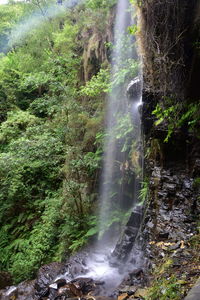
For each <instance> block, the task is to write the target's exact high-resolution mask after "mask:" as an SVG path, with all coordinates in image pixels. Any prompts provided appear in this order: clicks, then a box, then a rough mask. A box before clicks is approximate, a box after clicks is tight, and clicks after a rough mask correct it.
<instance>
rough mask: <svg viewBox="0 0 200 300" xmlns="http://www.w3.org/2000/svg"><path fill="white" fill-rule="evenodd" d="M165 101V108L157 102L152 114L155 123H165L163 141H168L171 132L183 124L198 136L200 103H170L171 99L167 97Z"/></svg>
mask: <svg viewBox="0 0 200 300" xmlns="http://www.w3.org/2000/svg"><path fill="white" fill-rule="evenodd" d="M165 101H166V102H167V104H168V107H167V108H164V107H163V106H162V105H161V104H157V106H156V109H155V110H154V111H153V115H155V116H156V118H157V121H156V122H155V125H156V126H158V125H162V124H164V125H166V126H167V129H168V132H167V136H166V138H165V140H164V142H168V140H169V139H170V138H171V136H172V134H173V133H174V132H175V131H176V130H177V129H180V128H182V127H183V126H187V128H188V130H189V131H190V132H193V133H194V134H195V135H196V136H197V137H200V133H199V130H198V128H199V123H200V114H199V111H200V104H199V103H190V104H188V105H183V104H182V103H176V104H174V105H171V102H173V101H172V99H170V98H167V99H165Z"/></svg>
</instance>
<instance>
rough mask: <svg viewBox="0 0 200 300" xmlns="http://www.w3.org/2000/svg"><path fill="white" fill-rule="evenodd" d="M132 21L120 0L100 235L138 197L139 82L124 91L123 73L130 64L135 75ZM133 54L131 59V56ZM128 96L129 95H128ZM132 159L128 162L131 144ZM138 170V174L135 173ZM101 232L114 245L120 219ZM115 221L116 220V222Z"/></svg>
mask: <svg viewBox="0 0 200 300" xmlns="http://www.w3.org/2000/svg"><path fill="white" fill-rule="evenodd" d="M131 25H133V21H132V19H131V13H130V4H129V1H128V0H119V1H118V6H117V13H116V23H115V31H114V36H115V38H114V50H113V56H112V75H111V82H112V83H113V87H112V91H111V93H110V95H109V101H108V108H107V119H106V126H107V134H106V141H105V154H104V166H103V174H102V185H101V193H100V198H101V208H100V235H102V232H105V231H106V228H108V227H109V225H111V224H112V222H113V220H114V221H115V220H116V221H117V218H120V212H121V214H122V215H124V214H125V213H126V212H127V211H128V210H129V209H130V208H133V205H134V203H136V202H137V198H138V195H137V194H138V183H139V181H140V180H139V179H138V177H140V174H139V173H140V172H141V168H140V167H141V164H140V155H141V153H140V151H139V150H140V149H139V147H140V140H141V136H140V132H141V126H140V113H139V106H140V105H141V84H140V80H139V79H138V78H137V79H135V85H134V82H133V86H132V87H129V89H130V90H131V88H132V89H133V91H132V92H130V93H129V97H127V94H126V88H127V78H126V76H124V73H125V72H126V70H127V69H130V67H131V66H130V64H132V65H133V74H131V76H137V75H138V68H137V63H136V60H137V59H138V57H137V54H136V48H135V43H134V38H133V37H131V36H130V34H129V33H128V28H129V27H130V26H131ZM133 58H134V60H133ZM134 89H135V91H134ZM128 98H129V99H128ZM131 147H132V151H131V152H132V154H131V155H132V163H133V166H130V162H129V161H130V158H129V157H128V155H129V154H130V150H131V149H130V148H131ZM136 173H137V174H136ZM113 223H115V224H114V225H115V226H110V227H109V230H108V231H107V232H106V233H105V234H104V238H105V239H106V244H108V243H110V244H111V245H114V244H115V242H116V239H117V238H118V237H119V227H120V223H121V222H120V220H119V222H113ZM117 223H118V224H117Z"/></svg>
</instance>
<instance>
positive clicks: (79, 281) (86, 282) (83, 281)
mask: <svg viewBox="0 0 200 300" xmlns="http://www.w3.org/2000/svg"><path fill="white" fill-rule="evenodd" d="M72 282H73V284H74V285H75V286H76V288H77V289H78V290H80V291H81V292H82V294H84V295H87V294H88V293H89V292H91V291H92V290H94V289H95V281H94V280H93V279H91V278H82V277H79V278H76V279H75V280H73V281H72ZM97 283H98V284H97V285H99V281H97Z"/></svg>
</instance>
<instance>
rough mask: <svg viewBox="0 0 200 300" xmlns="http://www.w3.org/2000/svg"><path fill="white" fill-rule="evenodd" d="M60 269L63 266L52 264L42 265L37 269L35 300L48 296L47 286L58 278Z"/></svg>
mask: <svg viewBox="0 0 200 300" xmlns="http://www.w3.org/2000/svg"><path fill="white" fill-rule="evenodd" d="M62 267H63V264H61V263H57V262H53V263H50V264H48V265H44V266H42V267H41V268H40V269H39V271H38V274H37V279H36V282H35V290H36V291H35V296H36V299H40V298H41V297H44V296H48V294H49V291H50V288H49V285H51V284H52V283H53V279H54V278H56V276H58V274H59V273H60V270H61V268H62Z"/></svg>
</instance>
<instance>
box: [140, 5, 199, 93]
mask: <svg viewBox="0 0 200 300" xmlns="http://www.w3.org/2000/svg"><path fill="white" fill-rule="evenodd" d="M196 2H197V1H196V0H190V1H188V0H142V1H140V14H141V17H140V23H141V47H142V52H143V53H142V56H143V64H144V81H145V89H146V90H147V91H150V92H151V93H157V94H160V95H164V96H166V95H174V96H175V97H179V98H182V97H183V96H184V90H185V83H186V80H187V78H188V77H187V76H188V74H186V72H185V69H186V68H185V67H186V65H187V63H188V60H189V59H190V60H191V57H190V56H191V52H192V45H191V44H192V43H191V41H190V40H189V39H188V36H190V35H188V32H189V31H190V30H191V24H192V21H193V18H194V13H195V7H196Z"/></svg>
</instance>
